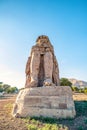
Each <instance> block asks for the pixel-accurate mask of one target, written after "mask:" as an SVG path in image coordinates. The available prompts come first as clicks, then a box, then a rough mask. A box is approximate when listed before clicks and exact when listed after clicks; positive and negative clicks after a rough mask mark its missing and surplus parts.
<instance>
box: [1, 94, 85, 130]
mask: <svg viewBox="0 0 87 130" xmlns="http://www.w3.org/2000/svg"><path fill="white" fill-rule="evenodd" d="M16 96H17V95H6V98H3V97H2V98H0V130H28V128H27V127H26V124H25V122H24V121H23V120H22V119H21V118H13V117H12V115H11V111H12V105H13V103H14V102H15V99H16ZM73 99H74V101H75V107H76V113H77V116H76V117H75V118H74V119H67V120H64V119H61V120H58V123H60V124H63V125H66V126H67V127H68V129H69V130H87V95H85V94H78V93H76V94H73ZM32 130H33V129H32ZM61 130H62V129H61Z"/></svg>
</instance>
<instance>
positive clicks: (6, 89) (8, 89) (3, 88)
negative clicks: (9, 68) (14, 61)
mask: <svg viewBox="0 0 87 130" xmlns="http://www.w3.org/2000/svg"><path fill="white" fill-rule="evenodd" d="M0 92H6V93H17V92H18V88H17V87H12V86H11V85H8V84H4V83H3V82H0Z"/></svg>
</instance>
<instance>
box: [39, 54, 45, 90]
mask: <svg viewBox="0 0 87 130" xmlns="http://www.w3.org/2000/svg"><path fill="white" fill-rule="evenodd" d="M43 82H44V54H41V55H40V66H39V74H38V87H42V86H43Z"/></svg>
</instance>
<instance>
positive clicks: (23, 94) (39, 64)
mask: <svg viewBox="0 0 87 130" xmlns="http://www.w3.org/2000/svg"><path fill="white" fill-rule="evenodd" d="M43 86H45V87H43ZM12 115H13V116H14V117H29V116H30V117H35V116H36V117H40V116H43V117H52V118H58V119H59V118H73V117H74V116H75V115H76V112H75V106H74V102H73V98H72V90H71V88H70V87H69V86H59V69H58V64H57V60H56V57H55V55H54V50H53V46H52V45H51V43H50V41H49V38H48V37H47V36H40V37H38V38H37V40H36V45H35V46H33V47H32V49H31V54H30V57H29V58H28V61H27V65H26V84H25V88H24V89H22V90H20V92H19V94H18V96H17V98H16V101H15V104H14V107H13V110H12Z"/></svg>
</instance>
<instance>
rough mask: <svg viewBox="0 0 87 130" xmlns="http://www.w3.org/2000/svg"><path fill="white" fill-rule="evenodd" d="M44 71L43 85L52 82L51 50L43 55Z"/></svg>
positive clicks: (49, 84)
mask: <svg viewBox="0 0 87 130" xmlns="http://www.w3.org/2000/svg"><path fill="white" fill-rule="evenodd" d="M44 71H45V80H44V85H45V86H51V85H53V83H52V73H53V55H52V53H51V52H46V54H45V55H44Z"/></svg>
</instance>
